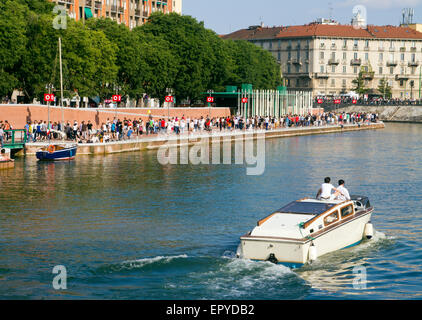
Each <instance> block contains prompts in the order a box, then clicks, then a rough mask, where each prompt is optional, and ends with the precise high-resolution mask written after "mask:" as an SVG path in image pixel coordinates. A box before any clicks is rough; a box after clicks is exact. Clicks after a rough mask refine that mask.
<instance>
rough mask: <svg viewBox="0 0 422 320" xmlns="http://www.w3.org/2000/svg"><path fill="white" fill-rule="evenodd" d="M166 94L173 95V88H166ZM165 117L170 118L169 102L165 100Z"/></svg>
mask: <svg viewBox="0 0 422 320" xmlns="http://www.w3.org/2000/svg"><path fill="white" fill-rule="evenodd" d="M166 93H167V95H168V96H173V94H174V90H173V89H172V88H166ZM167 118H168V119H170V102H167Z"/></svg>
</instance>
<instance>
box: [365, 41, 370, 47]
mask: <svg viewBox="0 0 422 320" xmlns="http://www.w3.org/2000/svg"><path fill="white" fill-rule="evenodd" d="M365 48H369V40H365Z"/></svg>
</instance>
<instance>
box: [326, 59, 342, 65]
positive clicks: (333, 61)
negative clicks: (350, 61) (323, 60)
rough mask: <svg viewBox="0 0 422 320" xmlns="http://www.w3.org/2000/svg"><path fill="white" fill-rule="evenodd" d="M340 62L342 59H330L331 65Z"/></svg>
mask: <svg viewBox="0 0 422 320" xmlns="http://www.w3.org/2000/svg"><path fill="white" fill-rule="evenodd" d="M339 63H340V60H338V59H332V58H331V59H329V60H328V64H329V65H338V64H339Z"/></svg>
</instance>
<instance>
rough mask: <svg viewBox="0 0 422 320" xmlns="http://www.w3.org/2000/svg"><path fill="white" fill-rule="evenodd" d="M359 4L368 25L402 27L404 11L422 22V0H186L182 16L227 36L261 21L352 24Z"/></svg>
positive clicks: (270, 25)
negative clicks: (329, 19)
mask: <svg viewBox="0 0 422 320" xmlns="http://www.w3.org/2000/svg"><path fill="white" fill-rule="evenodd" d="M357 5H362V6H363V7H364V8H365V10H366V16H367V24H373V25H399V23H400V22H401V20H402V9H403V8H413V9H414V17H413V22H416V23H422V0H360V1H358V0H322V1H321V0H293V1H292V0H287V1H286V0H183V8H182V10H183V12H182V14H183V15H189V16H192V17H194V18H196V19H197V20H198V21H203V22H204V24H205V27H206V28H208V29H211V30H214V31H215V32H216V33H218V34H228V33H230V32H234V31H237V30H239V29H244V28H247V27H248V26H251V25H259V24H261V22H263V23H264V25H265V26H267V27H273V26H290V25H301V24H307V23H310V22H312V21H315V20H316V19H318V18H330V16H331V18H332V19H334V20H336V21H338V22H340V23H342V24H350V21H351V19H352V17H353V9H354V8H355V6H357Z"/></svg>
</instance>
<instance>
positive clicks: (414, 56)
mask: <svg viewBox="0 0 422 320" xmlns="http://www.w3.org/2000/svg"><path fill="white" fill-rule="evenodd" d="M415 61H416V55H415V54H414V53H412V62H415Z"/></svg>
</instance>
